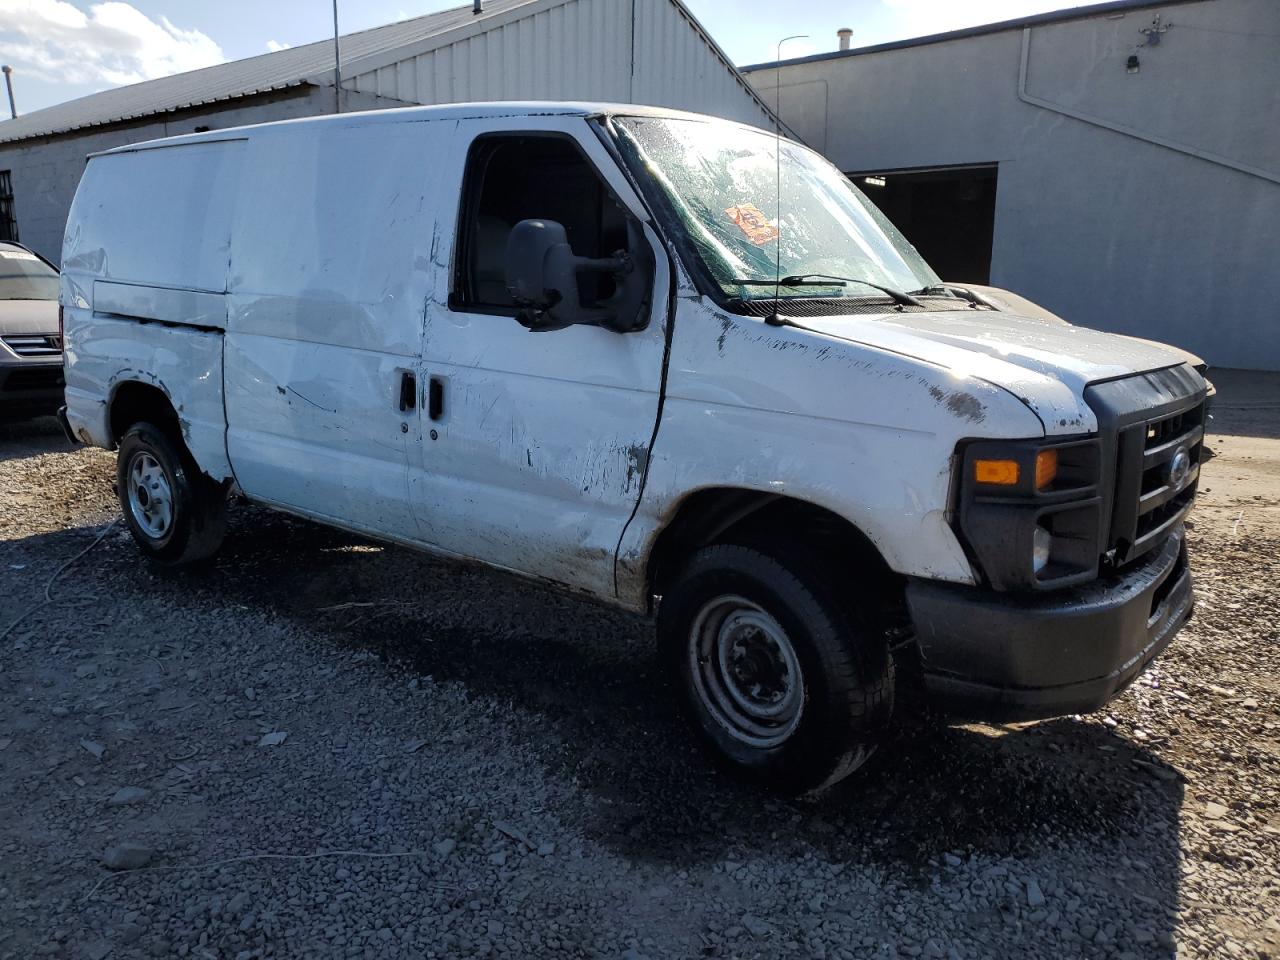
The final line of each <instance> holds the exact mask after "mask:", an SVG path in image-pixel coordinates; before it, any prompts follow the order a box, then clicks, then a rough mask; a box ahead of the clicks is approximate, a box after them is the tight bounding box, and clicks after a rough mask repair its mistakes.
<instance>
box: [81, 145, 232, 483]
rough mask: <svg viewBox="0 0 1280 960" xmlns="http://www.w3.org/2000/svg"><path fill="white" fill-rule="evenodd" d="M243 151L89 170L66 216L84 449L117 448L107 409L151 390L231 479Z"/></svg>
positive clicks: (195, 447)
mask: <svg viewBox="0 0 1280 960" xmlns="http://www.w3.org/2000/svg"><path fill="white" fill-rule="evenodd" d="M243 149H244V140H243V139H240V138H236V139H229V140H222V141H216V142H205V143H191V144H185V145H181V146H173V145H155V146H152V147H147V148H138V149H134V148H131V149H128V150H124V151H121V152H118V153H113V154H110V155H106V156H98V157H94V158H92V159H91V160H90V161H89V165H88V167H87V168H86V170H85V174H84V177H83V178H82V180H81V183H80V186H79V188H78V190H77V191H76V197H75V201H74V202H73V203H72V206H71V210H70V213H69V214H68V217H67V227H66V235H65V238H64V243H63V256H62V280H61V295H60V298H59V299H60V302H61V304H62V307H63V318H64V333H65V351H66V377H67V391H66V398H67V420H68V423H69V425H70V426H71V429H72V431H73V432H74V433H76V434H77V435H78V436H79V437H80V438H81V439H82V440H85V441H86V442H88V443H93V444H97V445H99V446H103V447H111V446H113V445H114V442H115V439H116V438H114V437H112V435H111V431H110V427H109V424H110V405H111V403H112V401H113V400H114V399H115V398H116V397H117V395H118V393H119V391H120V389H121V388H122V387H124V386H125V385H126V384H128V383H131V382H136V383H142V384H146V385H149V386H152V387H155V388H156V389H157V390H160V391H161V392H162V393H163V394H164V395H165V396H166V397H168V399H169V403H170V404H171V405H172V407H173V410H174V412H175V413H176V414H177V417H178V422H179V424H180V426H181V429H182V433H183V437H184V439H185V441H186V443H187V446H188V447H189V448H190V450H191V454H192V456H193V457H194V458H195V460H196V463H197V464H199V466H200V468H201V469H202V470H204V471H205V472H206V473H208V474H209V475H210V476H212V477H214V478H215V479H218V480H223V479H227V478H229V477H231V465H230V463H229V462H228V459H227V455H226V443H225V425H226V424H225V419H224V415H223V402H222V400H223V398H222V333H221V328H222V327H223V326H225V322H226V302H225V294H224V291H225V290H226V282H227V263H228V257H229V252H230V248H231V218H232V216H233V215H234V211H235V209H236V199H237V196H238V188H239V184H240V176H241V160H242V156H243ZM193 186H196V187H198V189H193Z"/></svg>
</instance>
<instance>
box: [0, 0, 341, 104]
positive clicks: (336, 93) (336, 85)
mask: <svg viewBox="0 0 1280 960" xmlns="http://www.w3.org/2000/svg"><path fill="white" fill-rule="evenodd" d="M10 97H11V99H12V95H10ZM333 112H334V113H341V112H342V55H341V52H340V51H339V50H338V0H333Z"/></svg>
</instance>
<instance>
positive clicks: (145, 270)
mask: <svg viewBox="0 0 1280 960" xmlns="http://www.w3.org/2000/svg"><path fill="white" fill-rule="evenodd" d="M614 109H623V110H625V111H628V112H632V111H634V112H649V113H655V112H659V113H660V111H653V110H651V109H650V108H632V107H626V108H611V107H605V106H598V107H597V106H585V107H584V106H581V105H576V106H575V105H565V106H560V105H546V104H544V105H540V106H530V105H523V106H522V105H510V104H505V105H462V106H456V107H448V108H423V109H412V110H406V111H384V112H378V113H370V114H360V115H347V116H342V117H335V118H323V119H315V120H307V121H300V122H290V123H285V124H272V125H265V126H262V127H252V128H244V129H242V130H237V131H229V132H214V133H210V134H202V135H198V136H190V137H183V138H177V139H175V140H173V141H167V142H163V146H164V147H165V148H164V149H162V150H155V149H150V147H152V146H155V145H144V148H141V149H139V148H127V149H123V150H119V151H115V152H111V153H108V154H106V155H104V156H102V157H97V158H94V159H92V160H91V161H90V163H89V167H88V172H87V173H86V176H85V179H84V182H83V184H82V186H81V189H80V191H79V192H78V193H77V197H76V200H75V203H74V204H73V207H72V212H71V217H70V218H69V221H68V225H67V245H66V249H65V251H64V267H65V270H64V274H63V278H62V296H61V300H62V303H63V305H64V307H65V310H66V322H67V327H66V333H67V349H66V356H67V400H68V418H69V420H70V422H71V425H72V427H73V429H76V430H78V431H81V432H82V433H83V435H85V436H87V437H89V438H90V439H91V440H92V442H94V443H97V444H99V445H103V446H109V445H110V444H111V437H110V435H109V432H108V429H107V424H108V422H109V404H110V401H111V399H112V396H113V391H115V390H116V389H117V388H119V386H121V385H122V384H127V383H130V382H140V383H148V384H152V385H154V386H156V387H157V389H160V390H162V391H163V392H164V393H165V394H166V396H168V397H169V398H170V400H171V402H172V404H173V406H174V409H175V411H177V413H178V416H179V421H180V423H181V425H182V428H183V436H184V438H185V439H186V442H187V444H188V446H189V447H190V449H191V451H192V454H193V456H194V457H195V459H196V462H197V463H198V464H199V466H200V467H201V469H203V470H205V471H206V472H208V473H209V474H210V475H212V476H214V477H217V478H220V479H221V478H226V477H232V476H233V472H234V479H235V480H236V482H237V483H238V484H239V485H240V488H241V489H242V490H243V491H244V492H245V493H247V494H248V495H249V496H250V497H252V498H255V499H257V500H259V501H260V502H263V503H267V504H270V505H273V506H277V507H279V508H281V509H284V510H287V511H289V512H293V513H298V514H301V515H304V516H310V517H314V518H317V519H320V520H323V521H326V522H329V523H332V524H334V525H337V526H341V527H344V528H349V529H353V530H359V531H362V532H365V533H370V534H373V535H376V536H382V537H385V538H387V539H389V540H394V541H396V542H401V543H406V544H409V545H412V546H417V547H423V548H426V549H430V550H435V551H438V552H440V553H443V554H446V555H449V556H454V557H460V558H464V559H472V560H477V561H480V562H483V563H487V564H490V565H493V566H496V567H501V568H503V569H508V570H513V571H516V572H519V573H523V574H526V575H529V576H533V577H538V578H540V579H544V580H550V581H554V582H556V583H558V584H561V585H565V586H569V587H571V588H573V589H577V590H581V591H585V592H587V593H590V594H592V595H595V596H598V597H602V598H606V599H612V600H615V601H616V602H618V603H620V604H621V605H623V606H627V607H631V608H637V609H638V608H641V607H642V606H643V605H644V603H645V601H646V599H647V598H646V596H645V592H646V584H645V582H644V571H645V569H646V566H647V564H646V560H647V551H648V550H649V549H650V548H651V546H652V544H653V543H654V541H655V539H656V538H657V536H658V534H659V533H660V531H661V530H662V527H663V525H664V524H665V523H666V522H668V521H669V520H670V518H671V517H672V516H674V515H675V514H676V511H677V509H678V507H679V505H680V504H681V502H683V501H684V500H685V498H687V497H688V496H689V495H691V494H692V493H693V492H695V491H698V490H703V489H707V488H712V487H732V488H738V489H743V490H754V491H761V492H770V493H774V494H780V495H783V496H789V497H795V498H798V499H801V500H804V501H807V502H810V503H814V504H817V505H820V506H822V507H824V508H826V509H829V510H831V511H833V512H835V513H837V514H839V515H840V516H843V517H845V518H847V519H848V520H849V521H850V522H851V523H853V524H854V525H855V526H856V527H858V529H860V530H861V531H862V532H863V533H864V534H866V536H867V537H868V538H869V540H870V541H871V542H872V544H874V545H875V546H876V548H877V549H878V550H879V551H880V552H881V554H882V555H883V557H884V558H885V561H886V562H887V563H888V564H889V566H890V567H891V568H892V569H894V570H897V571H899V572H900V573H903V574H906V575H910V576H916V577H924V578H932V579H938V580H944V581H949V582H955V583H971V582H973V581H974V572H973V570H972V568H971V566H970V564H969V561H968V559H967V557H966V555H965V552H964V550H963V549H962V548H961V546H960V544H959V542H958V541H957V539H956V536H955V534H954V532H953V531H952V529H951V526H950V524H949V522H948V509H949V506H950V505H949V495H950V488H951V470H952V462H953V456H954V453H955V450H956V446H957V444H958V443H959V442H960V441H962V440H966V439H976V438H993V439H994V438H1006V439H1009V438H1034V437H1042V436H1046V435H1056V436H1061V435H1073V434H1079V433H1083V432H1088V431H1092V430H1094V429H1096V419H1095V418H1094V416H1093V413H1092V411H1091V410H1090V409H1089V408H1088V406H1087V404H1085V402H1084V399H1083V391H1084V387H1085V386H1086V385H1087V384H1088V383H1090V382H1092V381H1094V380H1098V379H1105V378H1109V377H1113V376H1122V375H1124V374H1127V373H1134V372H1138V371H1142V370H1149V369H1155V368H1159V367H1167V366H1171V365H1174V364H1179V363H1183V362H1188V361H1194V358H1190V357H1189V356H1188V355H1187V354H1184V353H1182V352H1180V351H1176V350H1173V349H1172V348H1166V347H1163V346H1161V345H1158V344H1152V343H1148V342H1145V341H1136V340H1132V339H1129V338H1123V337H1116V336H1111V335H1106V334H1099V333H1095V332H1093V331H1088V330H1084V329H1083V328H1079V327H1073V326H1070V325H1069V324H1066V323H1064V322H1062V321H1061V320H1060V319H1058V318H1054V317H1052V316H1051V315H1050V316H1044V315H1040V314H1036V315H1032V316H1021V315H1019V314H1018V313H1017V312H1016V309H1017V308H1018V304H1017V303H1016V301H1015V300H1013V299H1007V302H1006V303H1005V306H1006V307H1010V309H1009V310H1005V311H1003V312H993V311H983V312H978V311H954V312H951V313H911V314H907V313H896V312H887V313H885V314H882V315H858V316H839V317H818V318H806V319H805V321H804V325H805V326H806V327H808V328H810V329H808V330H801V329H797V328H795V327H786V326H784V327H774V326H770V325H767V324H765V323H764V321H763V320H761V319H759V318H753V317H745V316H739V315H736V314H729V313H727V312H725V311H723V310H720V309H718V308H717V307H716V306H714V305H713V304H711V303H709V302H708V301H706V300H704V298H703V297H702V296H701V295H700V294H699V293H698V291H697V289H696V288H695V286H694V285H693V283H692V281H691V279H690V276H691V274H690V272H689V269H688V267H687V265H685V264H683V263H681V262H680V259H679V256H678V254H677V253H676V251H677V250H678V249H682V248H683V249H687V248H688V245H683V246H682V245H679V244H676V243H674V242H671V241H673V240H674V238H671V237H666V238H664V237H663V236H662V235H661V233H660V230H659V227H658V226H657V225H656V224H655V223H654V222H653V221H652V219H651V217H650V216H649V214H648V212H647V211H646V208H645V205H644V204H643V202H642V201H641V200H640V198H639V197H638V196H637V195H636V193H635V191H634V189H633V187H632V186H631V183H630V181H629V179H628V177H627V176H626V174H624V172H623V171H622V170H620V169H619V167H618V166H617V164H616V162H615V160H614V159H613V155H612V154H611V153H610V152H609V150H607V149H606V147H605V146H604V144H602V143H601V141H600V138H599V137H598V136H597V134H596V132H595V130H593V129H592V126H591V122H590V120H589V119H588V118H589V117H590V116H592V115H594V114H598V113H608V112H610V111H611V110H614ZM716 122H718V121H716ZM735 129H736V128H735V127H733V126H732V125H726V126H725V127H724V135H725V136H726V137H732V134H733V131H734V130H735ZM529 131H538V132H554V133H557V134H560V135H563V136H567V137H571V138H573V139H574V140H575V141H576V142H577V144H578V146H579V147H580V148H581V150H582V152H583V154H584V156H586V157H587V158H588V160H589V161H590V163H591V164H593V165H594V166H595V168H596V169H597V171H598V172H599V174H600V176H601V177H602V179H603V180H604V182H605V183H606V184H607V186H608V187H609V189H610V191H611V192H612V193H613V194H614V196H615V197H616V199H617V200H618V202H619V204H620V205H621V207H622V208H623V209H624V210H625V211H626V212H627V213H628V214H629V215H630V216H632V217H634V218H635V219H636V220H637V222H639V223H640V224H641V230H642V233H643V236H644V242H645V243H647V244H649V245H650V247H651V248H652V253H653V255H654V261H655V263H656V267H655V276H654V277H653V290H652V295H651V298H650V302H651V304H652V307H651V314H650V316H649V318H648V320H649V322H648V324H647V326H646V327H645V328H644V329H643V330H640V331H638V332H635V333H630V334H626V335H620V334H615V333H611V332H609V331H606V330H603V329H601V328H596V327H587V326H578V327H571V328H569V329H565V330H560V331H556V332H553V333H539V334H533V333H530V332H529V331H527V330H525V329H524V328H523V327H521V326H520V325H519V324H517V323H516V322H515V321H514V320H513V319H512V318H511V317H503V316H496V315H492V314H480V313H469V312H467V311H465V310H459V309H455V308H454V307H452V306H451V305H450V300H449V292H450V288H451V285H452V278H453V266H454V263H455V261H456V258H457V256H458V251H457V250H456V249H455V242H456V237H457V230H456V225H457V221H458V217H459V216H460V198H461V196H462V183H463V178H464V172H465V167H466V163H467V157H468V151H469V148H470V146H471V144H472V142H473V141H474V138H475V137H477V136H480V135H482V134H493V133H524V132H529ZM353 170H358V171H360V175H359V176H352V175H351V171H353ZM153 186H154V190H152V187H153ZM122 198H123V199H122ZM154 223H159V227H157V228H156V229H152V227H153V224H154ZM672 303H674V304H675V305H676V306H675V313H674V315H669V314H668V310H669V307H668V305H669V304H672ZM1024 312H1027V313H1034V312H1033V311H1030V310H1025V311H1024ZM668 340H669V342H668ZM664 360H665V362H666V363H667V366H666V370H665V376H666V379H665V390H666V393H665V396H663V394H662V390H663V384H664V367H663V364H664ZM433 382H434V383H436V384H437V385H438V391H437V392H438V394H439V396H440V398H441V399H442V403H441V405H440V407H439V409H432V410H430V411H429V410H428V409H426V406H427V398H428V396H429V394H430V392H429V390H428V386H429V384H431V383H433ZM406 401H411V402H406ZM659 411H661V422H658V419H659Z"/></svg>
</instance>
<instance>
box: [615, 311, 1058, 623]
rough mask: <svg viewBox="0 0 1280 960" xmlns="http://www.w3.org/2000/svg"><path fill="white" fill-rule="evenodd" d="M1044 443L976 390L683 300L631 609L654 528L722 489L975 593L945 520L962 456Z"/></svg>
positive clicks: (631, 546) (989, 394)
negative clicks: (990, 445)
mask: <svg viewBox="0 0 1280 960" xmlns="http://www.w3.org/2000/svg"><path fill="white" fill-rule="evenodd" d="M1043 434H1044V428H1043V426H1042V424H1041V423H1040V420H1039V419H1038V418H1037V417H1036V415H1035V414H1034V413H1032V412H1031V410H1030V409H1028V408H1027V407H1026V406H1024V405H1023V404H1022V403H1021V402H1020V401H1019V400H1018V399H1017V398H1015V397H1014V396H1013V395H1012V394H1010V393H1009V392H1008V391H1006V390H1004V389H1002V388H999V387H996V386H993V385H992V384H990V383H988V382H986V381H984V380H982V379H980V378H977V377H974V376H971V375H966V374H961V373H956V372H952V371H948V370H946V369H943V368H941V367H939V366H936V365H932V364H927V363H922V362H920V361H918V360H914V359H912V358H910V357H905V356H902V355H900V354H896V353H892V352H889V351H886V350H880V349H875V348H871V347H865V346H859V345H855V344H851V343H849V342H847V341H845V340H840V339H836V338H834V337H825V336H822V335H818V334H814V333H811V332H807V331H802V330H798V329H795V328H793V327H774V326H769V325H767V324H766V323H764V321H763V320H760V319H757V318H753V317H743V316H737V315H732V314H727V313H724V312H721V311H719V310H718V309H717V308H715V307H714V306H712V305H709V304H707V303H705V302H704V301H703V300H702V299H701V298H700V297H698V296H697V294H696V293H694V292H693V291H692V290H688V289H686V290H684V291H682V294H681V297H680V302H679V307H678V312H677V316H676V321H675V333H674V337H673V341H672V348H671V364H670V370H669V375H668V383H667V397H666V401H665V405H664V408H663V417H662V424H661V426H660V428H659V431H658V436H657V440H656V442H655V444H654V448H653V451H652V453H651V456H650V460H649V474H648V479H647V482H646V486H645V493H644V498H643V500H642V502H641V504H640V508H639V511H638V512H637V515H636V518H635V520H634V521H633V523H632V524H631V526H630V527H629V528H628V530H627V534H626V537H625V538H624V540H623V543H622V545H621V549H620V553H619V562H618V585H619V592H620V598H621V599H622V600H623V601H624V602H626V603H627V604H628V605H631V606H640V605H641V604H642V603H643V602H644V601H645V599H646V598H645V597H644V590H645V589H646V583H645V571H646V565H647V558H648V555H649V551H650V550H651V549H652V545H653V542H654V540H655V538H656V536H657V534H658V532H659V531H660V530H661V529H662V527H663V526H664V525H665V524H666V523H668V522H670V520H671V518H672V517H673V516H674V514H675V512H676V510H677V509H678V507H679V505H680V503H681V501H682V500H684V499H685V498H686V497H687V496H688V495H689V494H690V493H692V492H694V491H697V490H699V489H704V488H711V487H732V488H740V489H746V490H755V491H761V492H768V493H775V494H779V495H784V496H789V497H794V498H796V499H799V500H803V501H807V502H810V503H814V504H817V505H819V506H822V507H825V508H827V509H829V510H831V511H832V512H834V513H836V514H838V515H840V516H842V517H844V518H846V519H847V520H849V521H850V522H852V523H853V524H854V525H855V526H856V527H858V529H859V530H861V531H862V532H863V533H864V534H866V536H867V537H868V538H869V539H870V540H871V542H872V543H873V544H874V545H875V546H876V548H877V549H878V550H879V551H880V553H881V555H882V556H883V557H884V559H885V561H886V562H887V563H888V565H889V566H890V567H891V568H892V569H894V570H896V571H898V572H900V573H904V574H910V575H912V576H920V577H930V578H935V579H939V580H948V581H953V582H957V583H970V582H972V581H973V571H972V569H971V567H970V564H969V562H968V560H967V559H966V557H965V554H964V551H963V549H962V548H961V546H960V544H959V542H958V541H957V539H956V537H955V534H954V533H953V532H952V530H951V527H950V525H949V524H948V517H947V510H948V498H949V490H950V483H951V466H952V456H953V452H954V450H955V447H956V444H957V442H958V441H959V440H961V439H963V438H977V437H1006V438H1008V437H1035V436H1042V435H1043Z"/></svg>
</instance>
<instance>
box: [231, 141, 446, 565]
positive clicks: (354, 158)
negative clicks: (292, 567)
mask: <svg viewBox="0 0 1280 960" xmlns="http://www.w3.org/2000/svg"><path fill="white" fill-rule="evenodd" d="M432 126H433V125H432V124H429V123H406V122H400V123H387V122H381V123H374V122H367V121H365V122H360V121H353V123H352V124H351V125H345V124H341V123H318V124H303V125H299V126H296V127H283V128H278V129H277V128H273V129H268V130H265V131H261V132H259V133H257V134H255V136H254V138H253V139H252V141H251V143H250V146H249V151H248V154H247V156H246V162H245V166H246V169H247V170H251V171H252V174H251V175H247V177H246V179H247V182H246V185H245V195H244V196H243V197H242V202H241V204H240V212H239V216H238V220H237V225H236V231H235V234H234V242H233V250H232V258H231V282H230V287H229V290H230V292H229V296H228V319H227V334H226V358H225V372H224V379H225V382H226V404H227V450H228V454H229V457H230V460H231V464H232V467H233V469H234V470H235V475H236V479H237V481H238V483H239V484H240V486H241V487H242V488H243V489H244V491H245V493H246V494H248V495H249V496H250V497H252V498H255V499H258V500H261V501H265V502H268V503H271V504H274V505H276V506H281V507H285V508H288V509H291V510H295V511H297V512H301V513H305V514H307V515H310V516H314V517H318V518H320V519H325V520H329V521H331V522H334V523H337V524H339V525H342V526H346V527H349V528H353V529H358V530H366V531H369V532H373V533H378V534H383V535H388V536H391V537H395V538H399V539H409V540H418V539H420V538H419V536H418V529H417V524H416V522H415V520H414V517H413V508H412V505H411V503H410V500H409V462H410V452H411V451H413V455H414V456H415V457H416V455H417V454H416V444H417V443H418V441H419V440H420V434H419V419H418V411H417V402H416V395H417V383H416V380H415V379H414V377H415V369H414V368H415V366H416V364H417V362H418V351H419V343H420V338H421V332H422V321H423V315H424V310H425V304H426V300H427V296H428V293H429V289H430V284H431V271H430V269H429V256H430V247H431V234H432V230H433V229H434V217H433V216H432V214H431V205H430V197H431V194H432V192H433V186H434V182H435V181H434V177H435V170H436V168H437V166H438V164H436V163H432V162H430V160H431V158H432V155H433V154H432V151H433V139H432V138H433V132H432V130H431V129H430V128H431V127H432ZM445 133H446V138H445V139H447V130H446V131H445Z"/></svg>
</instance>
